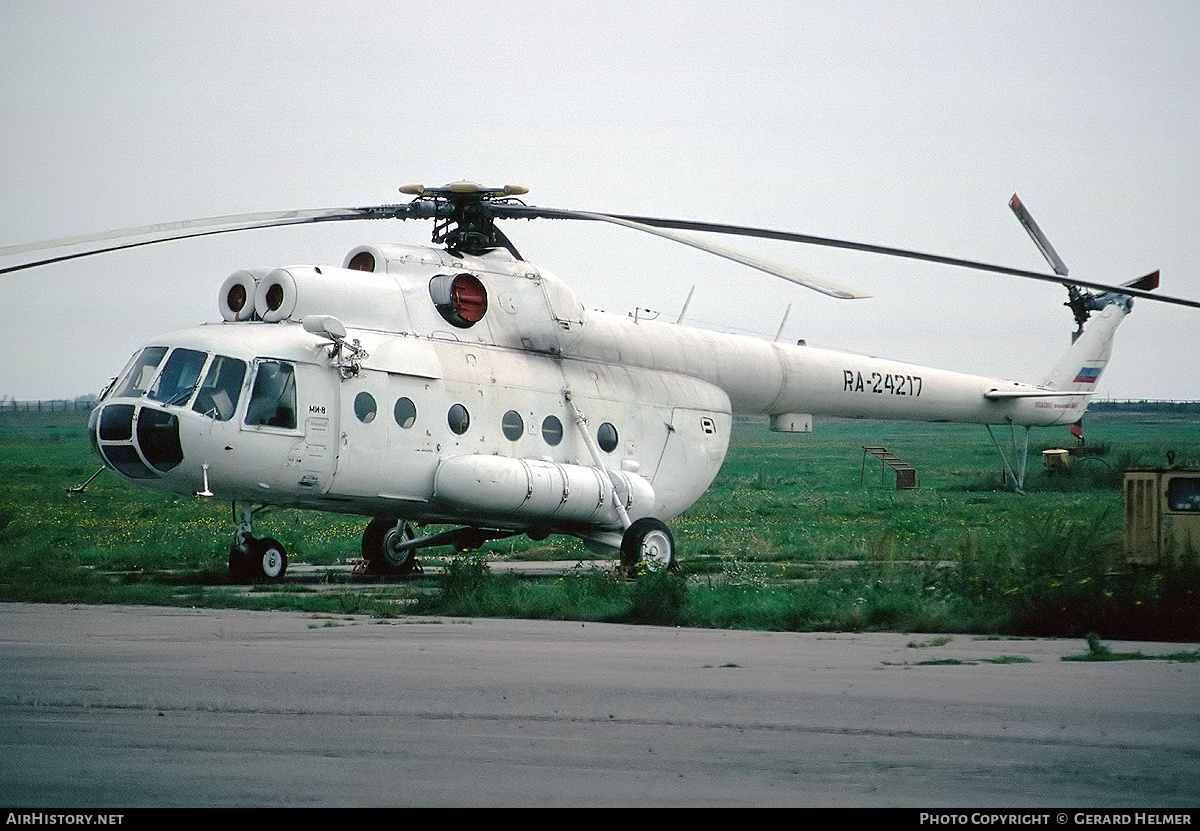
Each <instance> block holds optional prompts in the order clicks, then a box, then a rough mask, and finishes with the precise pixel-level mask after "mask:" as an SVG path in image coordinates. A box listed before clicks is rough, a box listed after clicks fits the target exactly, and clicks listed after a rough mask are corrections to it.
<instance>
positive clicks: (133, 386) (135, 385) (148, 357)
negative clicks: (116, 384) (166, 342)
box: [117, 346, 167, 398]
mask: <svg viewBox="0 0 1200 831" xmlns="http://www.w3.org/2000/svg"><path fill="white" fill-rule="evenodd" d="M166 354H167V347H165V346H147V347H146V348H145V349H143V350H142V354H140V355H138V357H137V360H135V361H134V362H133V366H132V367H130V368H129V372H128V373H127V374H126V375H125V378H124V379H123V380H122V381H121V387H120V391H119V392H118V393H117V397H118V398H136V397H138V396H141V395H145V394H146V390H148V389H149V388H150V382H151V381H153V380H154V373H155V372H156V371H157V370H158V365H159V364H160V363H162V359H163V357H164V356H165V355H166Z"/></svg>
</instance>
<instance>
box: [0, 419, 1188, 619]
mask: <svg viewBox="0 0 1200 831" xmlns="http://www.w3.org/2000/svg"><path fill="white" fill-rule="evenodd" d="M85 422H86V413H73V412H67V413H63V412H58V413H36V412H33V413H29V412H0V471H2V475H0V599H4V600H35V601H47V602H100V603H103V602H141V603H159V604H178V605H193V606H219V605H229V606H247V607H254V608H297V609H308V610H310V611H314V612H323V613H338V612H363V613H369V614H374V615H379V616H389V615H395V614H398V613H401V612H404V613H411V612H416V613H439V614H486V615H502V616H531V617H550V618H570V619H584V620H624V621H633V622H647V623H661V624H673V625H698V626H719V627H749V628H766V629H796V630H812V629H835V630H850V629H899V630H905V631H930V632H941V631H963V632H993V633H1007V634H1045V635H1050V634H1055V635H1079V636H1082V635H1083V634H1085V633H1087V632H1098V633H1099V634H1101V635H1102V636H1104V637H1153V638H1167V639H1177V640H1200V614H1197V612H1198V611H1200V602H1198V599H1197V595H1198V591H1197V586H1198V585H1200V580H1198V579H1197V569H1196V567H1195V564H1194V563H1191V564H1185V565H1184V566H1181V567H1172V568H1162V569H1142V570H1131V569H1128V568H1126V567H1125V565H1124V562H1123V557H1122V550H1121V544H1122V537H1121V534H1122V517H1123V514H1122V501H1121V499H1122V498H1121V488H1120V484H1121V471H1122V469H1123V468H1125V467H1128V466H1132V465H1138V464H1161V463H1163V462H1165V460H1166V454H1167V451H1168V450H1171V451H1174V452H1175V454H1176V462H1177V463H1180V464H1200V424H1196V423H1192V422H1190V421H1187V420H1182V419H1170V418H1164V417H1162V416H1152V415H1139V414H1124V415H1116V414H1112V415H1109V414H1105V415H1102V416H1096V417H1091V416H1089V419H1088V425H1087V435H1088V441H1089V445H1091V446H1093V447H1095V448H1096V449H1097V450H1100V451H1102V453H1101V455H1097V456H1093V457H1087V458H1083V459H1079V458H1076V459H1073V460H1072V465H1071V466H1070V468H1069V469H1068V470H1067V471H1066V472H1065V473H1059V474H1056V475H1047V474H1045V473H1044V472H1043V471H1042V470H1041V451H1042V450H1043V449H1047V448H1051V447H1058V446H1064V445H1063V442H1071V441H1073V439H1072V438H1071V437H1070V436H1069V435H1068V434H1067V432H1066V430H1065V428H1063V429H1044V430H1037V431H1034V433H1033V434H1032V439H1031V441H1030V454H1029V455H1030V470H1029V475H1028V479H1027V482H1026V492H1025V493H1024V494H1018V493H1014V492H1013V491H1012V490H1011V489H1008V488H1006V487H1005V486H1004V484H1003V483H1002V481H1001V465H1000V463H999V460H998V457H997V455H996V451H995V449H994V447H993V446H992V443H991V441H990V439H989V438H988V435H987V433H986V432H985V431H984V429H983V428H982V427H972V426H964V425H932V424H909V423H899V424H896V423H892V424H877V423H868V422H851V421H841V422H833V423H818V425H817V427H816V432H814V433H812V434H802V435H783V434H774V433H771V432H769V431H768V430H767V429H766V427H765V426H764V425H758V424H738V425H736V427H735V432H734V436H733V441H732V443H731V450H730V454H729V457H728V459H727V460H726V463H725V465H724V467H723V468H722V470H721V473H720V475H719V476H718V478H717V481H716V482H715V483H714V484H713V486H712V488H710V489H709V491H708V492H707V493H706V494H705V495H704V497H703V498H702V499H701V500H700V501H699V502H697V503H696V505H694V506H693V507H692V508H691V509H690V510H689V511H688V512H687V513H685V514H684V515H683V516H681V517H679V518H678V519H676V520H674V521H673V522H672V523H671V527H672V530H673V532H674V534H675V537H676V540H677V544H678V547H679V557H680V560H681V563H682V572H681V574H680V575H668V576H664V577H656V578H650V579H642V580H639V581H633V582H629V581H626V580H624V579H621V578H618V577H617V576H615V575H612V574H609V573H607V572H604V571H601V570H589V569H587V568H586V562H585V568H583V569H576V570H574V571H572V572H571V573H570V574H568V575H564V576H563V577H561V578H554V579H544V580H520V579H517V578H515V577H506V576H500V575H496V574H493V573H492V572H491V570H490V569H489V568H488V567H487V561H488V560H493V561H494V560H495V559H498V558H500V559H509V558H515V559H522V558H523V559H562V560H563V561H564V569H568V568H570V567H571V566H573V565H575V564H576V562H577V561H580V560H586V559H587V558H588V557H589V556H590V555H589V554H588V553H587V552H586V551H585V549H584V548H583V547H582V545H580V544H578V543H577V542H575V541H573V540H570V539H566V538H559V537H551V538H550V539H548V540H546V541H544V542H542V543H534V542H531V541H529V540H526V539H524V538H519V539H516V540H506V541H498V542H495V543H492V544H490V545H489V546H488V547H486V548H485V549H482V550H481V551H479V552H475V554H474V556H472V557H463V558H461V559H458V560H454V561H452V563H451V567H450V568H448V569H447V571H446V573H445V575H444V576H442V577H439V578H433V577H429V578H423V579H418V580H415V581H411V582H408V583H403V584H386V583H375V582H367V581H355V582H350V581H349V578H346V582H344V584H339V585H335V586H322V587H313V586H309V585H303V584H293V583H287V584H284V585H283V586H271V587H261V588H260V589H258V590H255V591H251V592H246V591H245V590H242V589H236V588H234V587H231V586H228V585H225V576H224V573H225V560H226V554H227V551H228V547H229V542H230V539H231V535H232V528H233V521H232V518H231V512H230V508H229V506H228V505H227V504H222V503H216V502H214V501H201V500H191V499H186V498H182V497H171V496H164V495H161V494H156V493H152V492H149V491H142V490H139V489H136V488H132V487H129V486H127V485H124V484H122V483H121V482H119V481H118V480H117V479H116V478H115V477H113V476H111V475H109V474H107V473H105V474H102V475H101V476H100V477H99V478H97V479H96V481H95V482H93V483H92V485H91V486H89V488H88V489H87V491H86V492H85V493H83V494H81V495H77V496H74V497H70V498H68V496H67V495H66V489H67V488H68V487H70V486H72V485H77V484H79V483H81V482H82V481H83V480H84V479H86V478H87V477H88V476H90V475H91V474H92V473H93V472H94V471H95V470H96V468H97V467H98V466H99V462H98V460H97V459H96V457H95V456H94V455H93V453H92V451H91V450H90V448H89V446H88V442H87V439H86V436H85V433H84V426H85ZM997 436H998V438H1001V439H1002V444H1003V446H1004V447H1005V451H1006V452H1008V446H1007V438H1008V436H1007V434H1004V433H1003V431H997ZM864 445H883V446H886V447H888V448H889V449H891V450H892V451H893V452H895V453H897V454H898V455H899V456H901V457H902V458H903V459H904V460H905V461H907V462H909V463H910V464H912V465H914V466H915V467H916V468H917V470H918V471H919V475H920V487H919V488H918V489H915V490H896V489H895V479H894V476H893V475H892V474H891V473H890V471H889V472H888V475H885V476H882V477H881V468H880V463H879V462H878V461H876V460H874V459H868V460H867V461H866V463H865V468H864V463H863V451H862V447H863V446H864ZM860 479H861V485H860ZM261 523H262V526H265V528H266V529H269V531H267V532H263V533H268V532H269V534H270V535H271V536H273V537H276V538H278V539H280V540H282V541H283V542H284V544H285V545H286V546H287V547H288V549H289V551H290V552H291V561H292V562H293V563H296V562H307V563H313V564H332V563H340V562H345V561H347V560H348V559H353V558H355V557H357V553H358V549H359V538H360V535H361V533H362V529H363V527H364V526H365V524H366V520H365V519H364V518H360V517H351V516H340V515H334V514H321V513H314V512H307V511H292V510H277V511H272V512H270V513H269V514H267V515H266V517H265V518H264V519H262V520H261ZM436 553H437V552H430V553H429V554H425V555H423V557H422V560H423V561H424V562H426V563H427V564H428V563H431V562H433V561H434V559H435V555H436Z"/></svg>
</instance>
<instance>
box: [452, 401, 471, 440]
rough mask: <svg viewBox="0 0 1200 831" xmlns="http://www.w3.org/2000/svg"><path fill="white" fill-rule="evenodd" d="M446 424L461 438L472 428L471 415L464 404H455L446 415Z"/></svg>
mask: <svg viewBox="0 0 1200 831" xmlns="http://www.w3.org/2000/svg"><path fill="white" fill-rule="evenodd" d="M446 422H447V423H448V424H449V425H450V429H451V430H452V431H453V432H454V434H455V435H456V436H461V435H462V434H463V433H465V432H467V428H468V427H470V426H471V414H470V413H468V412H467V408H466V407H464V406H463V405H462V404H455V405H454V406H453V407H451V408H450V412H448V413H446Z"/></svg>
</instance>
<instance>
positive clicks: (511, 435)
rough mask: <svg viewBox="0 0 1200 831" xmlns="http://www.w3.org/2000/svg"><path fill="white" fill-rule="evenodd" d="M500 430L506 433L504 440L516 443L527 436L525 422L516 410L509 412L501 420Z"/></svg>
mask: <svg viewBox="0 0 1200 831" xmlns="http://www.w3.org/2000/svg"><path fill="white" fill-rule="evenodd" d="M500 430H501V432H503V433H504V438H506V439H508V440H509V441H516V440H517V439H519V438H521V436H523V435H524V434H525V420H524V419H522V418H521V414H520V413H518V412H517V411H516V410H509V411H508V412H507V413H505V414H504V417H503V418H502V419H500Z"/></svg>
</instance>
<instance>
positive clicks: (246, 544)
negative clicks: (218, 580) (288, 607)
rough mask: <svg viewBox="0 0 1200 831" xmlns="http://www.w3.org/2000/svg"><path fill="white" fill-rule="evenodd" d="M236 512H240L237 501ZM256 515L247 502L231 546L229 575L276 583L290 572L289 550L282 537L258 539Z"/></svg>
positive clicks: (241, 581) (236, 581) (250, 581)
mask: <svg viewBox="0 0 1200 831" xmlns="http://www.w3.org/2000/svg"><path fill="white" fill-rule="evenodd" d="M234 513H235V514H238V513H239V511H238V506H237V505H236V504H235V505H234ZM253 514H254V512H253V511H252V510H251V509H250V507H249V506H248V505H243V506H242V508H241V511H240V517H239V520H238V525H237V530H236V531H235V532H234V535H233V545H232V546H230V548H229V577H230V579H231V580H233V581H234V582H235V583H243V582H245V583H277V582H279V581H280V580H282V579H283V575H284V574H285V573H286V572H287V550H286V549H285V548H284V547H283V545H282V544H281V543H280V542H279V540H276V539H272V538H271V537H263V538H262V539H258V538H257V537H255V536H254V535H253V534H252V533H251V532H252V530H253V525H252V519H253Z"/></svg>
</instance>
